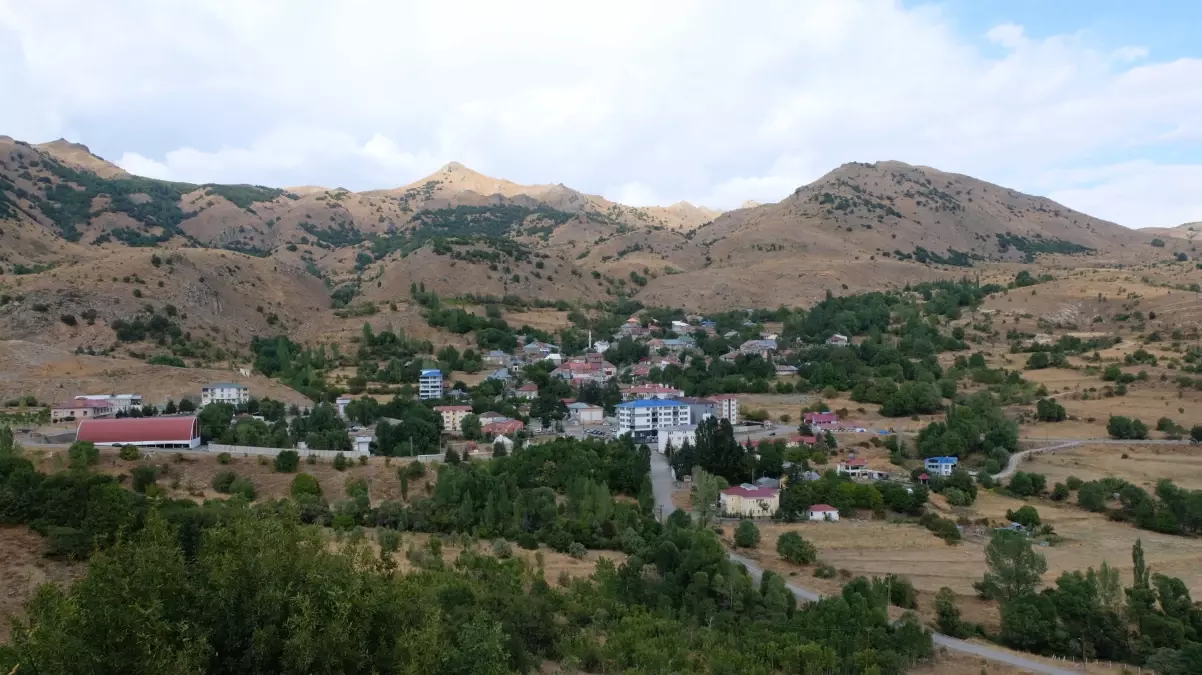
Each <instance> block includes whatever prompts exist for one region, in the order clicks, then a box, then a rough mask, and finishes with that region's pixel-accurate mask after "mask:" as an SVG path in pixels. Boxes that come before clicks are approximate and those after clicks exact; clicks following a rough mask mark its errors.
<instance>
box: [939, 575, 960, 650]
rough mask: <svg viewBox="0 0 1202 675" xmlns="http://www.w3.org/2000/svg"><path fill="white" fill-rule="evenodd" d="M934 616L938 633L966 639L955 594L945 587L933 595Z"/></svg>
mask: <svg viewBox="0 0 1202 675" xmlns="http://www.w3.org/2000/svg"><path fill="white" fill-rule="evenodd" d="M935 616H936V617H937V618H936V625H937V626H938V627H939V632H941V633H943V634H945V635H950V636H952V637H957V638H962V637H967V632H966V631H965V630H964V624H963V623H962V622H961V621H960V609H959V608H958V607H956V592H955V591H953V590H952V589H950V588H948V587H947V586H944V587H943V588H940V589H939V592H938V593H936V594H935Z"/></svg>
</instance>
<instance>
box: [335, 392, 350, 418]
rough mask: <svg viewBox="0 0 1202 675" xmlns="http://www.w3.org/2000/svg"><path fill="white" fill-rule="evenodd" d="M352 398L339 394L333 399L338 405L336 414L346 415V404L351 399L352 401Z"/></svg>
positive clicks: (348, 403)
mask: <svg viewBox="0 0 1202 675" xmlns="http://www.w3.org/2000/svg"><path fill="white" fill-rule="evenodd" d="M353 400H355V399H353V398H351V397H349V396H339V397H338V398H337V399H336V400H335V401H334V405H335V406H337V407H338V416H339V417H344V418H345V417H346V407H347V406H348V405H350V404H351V401H353Z"/></svg>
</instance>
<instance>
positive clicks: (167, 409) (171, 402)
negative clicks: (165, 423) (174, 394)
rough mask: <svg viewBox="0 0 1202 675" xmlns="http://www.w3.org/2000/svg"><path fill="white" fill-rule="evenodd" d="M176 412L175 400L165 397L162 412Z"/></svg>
mask: <svg viewBox="0 0 1202 675" xmlns="http://www.w3.org/2000/svg"><path fill="white" fill-rule="evenodd" d="M177 412H179V408H177V407H175V400H174V399H170V398H169V399H167V405H165V406H163V414H164V415H174V414H175V413H177Z"/></svg>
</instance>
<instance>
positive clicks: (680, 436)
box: [656, 424, 697, 455]
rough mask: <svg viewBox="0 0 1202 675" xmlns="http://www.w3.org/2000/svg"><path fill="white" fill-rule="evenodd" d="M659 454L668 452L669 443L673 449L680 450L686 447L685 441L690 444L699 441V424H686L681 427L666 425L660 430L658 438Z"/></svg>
mask: <svg viewBox="0 0 1202 675" xmlns="http://www.w3.org/2000/svg"><path fill="white" fill-rule="evenodd" d="M658 441H659V442H658V447H657V448H656V449H657V450H659V454H661V455H663V454H666V453H667V451H668V445H671V446H672V449H673V450H679V449H681V448H682V447H684V444H685V443H689V444H690V445H692V444H695V443H696V442H697V425H695V424H685V425H682V426H679V427H664V428H662V429H660V430H659V439H658Z"/></svg>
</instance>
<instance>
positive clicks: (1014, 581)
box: [974, 530, 1048, 603]
mask: <svg viewBox="0 0 1202 675" xmlns="http://www.w3.org/2000/svg"><path fill="white" fill-rule="evenodd" d="M985 563H986V564H987V565H988V566H989V571H988V572H986V573H985V578H984V579H983V580H982V581H981V582H979V583H977V584H974V585H975V586H976V588H977V591H978V592H979V593H981V594H982V596H984V597H986V598H996V599H1000V600H1002V602H1003V603H1005V602H1007V601H1009V600H1013V599H1015V598H1018V597H1021V596H1025V595H1032V594H1034V593H1035V589H1036V588H1037V587H1038V586H1039V580H1040V578H1041V577H1042V576H1043V573H1044V572H1046V571H1048V563H1047V560H1046V559H1045V558H1044V557H1043V556H1042V555H1040V554H1039V553H1036V552H1035V551H1034V550H1033V549H1032V548H1031V542H1030V540H1029V539H1027V536H1026V535H1025V534H1024V533H1022V532H1012V531H1010V530H998V531H996V532H994V533H993V537H992V538H991V539H990V541H989V544H988V545H987V546H986V547H985Z"/></svg>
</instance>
